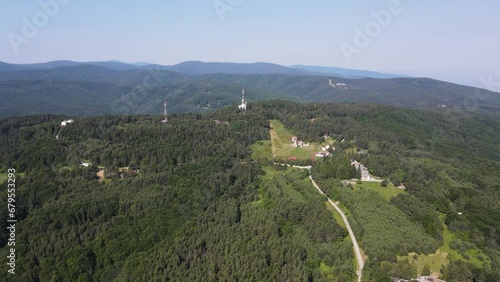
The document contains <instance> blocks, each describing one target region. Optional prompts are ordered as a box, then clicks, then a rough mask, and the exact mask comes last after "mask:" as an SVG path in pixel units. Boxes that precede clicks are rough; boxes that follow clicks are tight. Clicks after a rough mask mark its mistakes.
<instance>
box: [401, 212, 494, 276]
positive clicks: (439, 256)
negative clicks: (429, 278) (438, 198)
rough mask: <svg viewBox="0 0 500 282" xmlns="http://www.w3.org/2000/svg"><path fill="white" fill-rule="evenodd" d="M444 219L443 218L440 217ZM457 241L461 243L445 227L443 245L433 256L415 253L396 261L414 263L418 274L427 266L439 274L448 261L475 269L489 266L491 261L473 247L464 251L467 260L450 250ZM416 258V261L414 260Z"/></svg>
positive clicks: (455, 251) (456, 251)
mask: <svg viewBox="0 0 500 282" xmlns="http://www.w3.org/2000/svg"><path fill="white" fill-rule="evenodd" d="M442 217H444V216H442ZM455 240H457V241H459V242H460V243H463V241H462V240H460V239H458V238H457V237H456V236H455V235H454V234H453V232H450V231H449V230H448V227H447V226H446V225H445V227H444V231H443V241H444V243H443V245H442V246H441V247H440V248H439V249H438V250H437V251H436V253H434V254H430V255H418V254H415V253H410V254H408V256H398V260H404V259H408V261H409V262H410V263H414V264H415V265H416V266H417V269H418V273H420V272H421V271H422V269H423V268H424V266H425V265H426V264H427V265H428V266H429V268H430V270H431V271H432V272H437V273H439V272H440V270H441V268H442V267H443V266H446V265H447V264H448V263H449V261H450V260H452V261H455V260H463V261H467V262H470V263H472V264H474V265H475V266H477V267H483V264H486V265H490V264H491V261H490V259H489V258H488V256H487V255H486V254H484V252H483V251H481V250H480V249H479V248H477V247H475V248H473V249H469V250H467V251H466V254H467V255H468V256H469V257H470V258H469V259H468V260H467V259H465V258H464V257H463V255H462V254H460V252H459V251H458V250H453V249H451V248H450V244H451V243H452V242H453V241H455ZM415 256H416V259H415V258H414V257H415ZM479 257H483V258H484V260H483V261H481V260H480V259H479Z"/></svg>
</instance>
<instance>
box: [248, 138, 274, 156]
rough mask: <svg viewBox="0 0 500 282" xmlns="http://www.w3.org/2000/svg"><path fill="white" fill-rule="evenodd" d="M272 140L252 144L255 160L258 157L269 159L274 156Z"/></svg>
mask: <svg viewBox="0 0 500 282" xmlns="http://www.w3.org/2000/svg"><path fill="white" fill-rule="evenodd" d="M271 146H272V144H271V140H265V141H258V142H257V143H254V144H252V146H250V148H251V149H252V152H253V154H252V158H253V159H254V160H258V159H269V160H271V159H272V158H273V151H272V148H271Z"/></svg>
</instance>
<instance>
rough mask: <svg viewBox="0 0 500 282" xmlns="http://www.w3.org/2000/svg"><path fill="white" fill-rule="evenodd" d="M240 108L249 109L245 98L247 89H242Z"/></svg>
mask: <svg viewBox="0 0 500 282" xmlns="http://www.w3.org/2000/svg"><path fill="white" fill-rule="evenodd" d="M238 108H239V109H240V110H243V111H246V110H247V101H246V100H245V89H243V90H242V91H241V105H239V106H238Z"/></svg>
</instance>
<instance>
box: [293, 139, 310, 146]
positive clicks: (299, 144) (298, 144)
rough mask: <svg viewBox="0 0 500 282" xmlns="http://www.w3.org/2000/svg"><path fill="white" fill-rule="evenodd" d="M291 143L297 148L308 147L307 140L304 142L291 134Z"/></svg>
mask: <svg viewBox="0 0 500 282" xmlns="http://www.w3.org/2000/svg"><path fill="white" fill-rule="evenodd" d="M292 143H293V146H295V147H297V148H299V147H309V145H310V144H309V142H307V143H304V141H302V140H300V139H299V138H298V137H297V136H292Z"/></svg>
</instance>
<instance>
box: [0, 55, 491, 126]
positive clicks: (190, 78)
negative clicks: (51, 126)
mask: <svg viewBox="0 0 500 282" xmlns="http://www.w3.org/2000/svg"><path fill="white" fill-rule="evenodd" d="M55 65H59V66H58V67H54V66H55ZM2 66H3V67H4V69H11V71H7V70H4V71H0V100H1V101H2V103H1V104H0V118H3V117H8V116H20V115H28V114H47V113H53V114H70V115H103V114H158V113H162V112H163V101H165V100H166V101H167V103H168V105H169V112H170V113H181V112H207V111H212V110H216V109H219V108H222V107H225V106H229V105H237V103H238V102H239V101H240V99H241V96H240V95H241V89H242V88H244V89H245V90H246V97H247V99H248V100H249V101H250V103H252V102H254V101H261V100H274V99H282V100H292V101H300V102H314V103H327V102H335V103H353V102H355V103H374V104H384V105H392V106H398V107H402V108H428V109H429V108H430V109H432V108H435V109H438V108H442V107H447V108H450V107H462V108H463V107H464V103H465V101H467V99H468V98H470V97H474V95H476V94H477V93H479V92H478V91H481V95H480V96H481V97H488V99H486V100H480V101H478V103H477V109H475V110H477V111H480V112H485V113H490V114H491V113H493V114H496V115H499V114H500V94H499V93H496V92H491V91H487V90H479V89H477V88H473V87H467V86H461V85H456V84H453V83H448V82H443V81H438V80H433V79H429V78H389V79H373V78H363V79H346V78H338V77H332V76H328V75H323V76H321V75H317V74H314V75H303V74H302V75H298V74H296V73H295V72H294V73H293V74H280V73H272V72H273V71H278V70H280V69H281V67H280V66H275V65H272V64H261V63H257V64H251V65H250V66H248V65H243V66H242V65H240V64H235V65H232V64H224V63H222V64H210V63H208V64H207V63H200V62H186V63H184V64H180V65H177V66H176V68H175V70H172V69H171V68H167V69H166V70H165V69H162V67H161V66H155V65H147V66H142V67H141V66H135V67H133V68H130V69H129V66H130V65H129V64H124V63H121V62H105V63H103V64H101V66H99V65H97V64H76V65H75V64H74V62H69V61H56V62H51V64H48V65H47V64H42V65H41V66H40V65H35V66H33V65H29V66H23V68H25V69H26V70H19V69H20V68H19V67H16V66H15V65H14V66H11V65H8V64H7V68H6V64H3V65H1V64H0V67H2ZM105 66H107V67H105ZM111 67H113V68H111ZM238 67H243V68H244V69H243V70H238ZM207 68H208V69H207ZM252 68H253V69H257V70H259V71H261V70H262V69H263V68H264V69H267V71H268V73H267V74H252V71H251V69H252ZM228 69H230V70H231V71H232V72H234V73H236V74H230V73H220V72H222V71H228ZM211 72H214V73H211ZM228 72H229V71H228ZM241 72H244V73H241ZM186 73H189V74H186ZM196 73H198V74H196ZM330 80H331V81H332V84H330V82H329V81H330ZM335 83H341V84H345V85H346V88H345V89H344V88H339V87H335V86H334V84H335Z"/></svg>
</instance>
